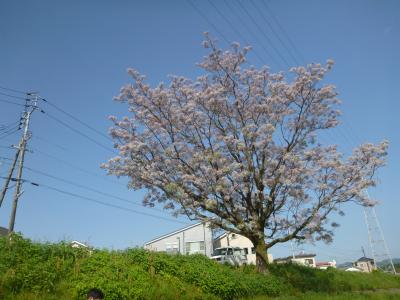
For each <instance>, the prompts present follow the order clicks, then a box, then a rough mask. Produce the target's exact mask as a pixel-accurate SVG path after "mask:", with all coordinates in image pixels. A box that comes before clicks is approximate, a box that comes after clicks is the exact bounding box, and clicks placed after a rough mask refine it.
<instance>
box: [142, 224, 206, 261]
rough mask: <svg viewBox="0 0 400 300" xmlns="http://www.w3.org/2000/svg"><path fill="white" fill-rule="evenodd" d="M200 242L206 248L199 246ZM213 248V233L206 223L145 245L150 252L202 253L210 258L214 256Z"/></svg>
mask: <svg viewBox="0 0 400 300" xmlns="http://www.w3.org/2000/svg"><path fill="white" fill-rule="evenodd" d="M199 242H203V245H204V247H201V246H199ZM188 244H190V246H189V245H188ZM212 247H213V245H212V231H211V229H210V228H209V227H208V226H207V225H206V224H204V223H199V224H198V225H196V226H193V227H188V228H187V229H182V230H179V231H176V232H175V233H171V234H168V235H165V236H164V237H161V238H159V239H155V240H153V241H150V242H148V243H146V244H145V245H144V248H145V249H148V250H150V251H165V252H172V253H173V252H175V253H181V254H193V253H201V254H204V255H206V256H208V257H211V255H212V252H213V248H212Z"/></svg>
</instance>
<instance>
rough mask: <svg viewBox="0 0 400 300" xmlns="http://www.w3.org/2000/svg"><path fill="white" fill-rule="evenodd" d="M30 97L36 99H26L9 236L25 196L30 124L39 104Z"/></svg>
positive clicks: (36, 99)
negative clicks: (23, 183)
mask: <svg viewBox="0 0 400 300" xmlns="http://www.w3.org/2000/svg"><path fill="white" fill-rule="evenodd" d="M28 96H31V97H32V96H33V97H34V98H33V99H31V98H28V99H26V104H25V112H24V117H23V128H24V131H23V134H22V137H21V140H20V142H19V146H18V150H17V152H18V153H19V161H18V174H17V178H16V186H15V191H14V199H13V205H12V211H11V217H10V223H9V226H8V233H9V234H10V233H12V232H14V224H15V216H16V214H17V205H18V199H19V197H20V196H21V195H22V194H23V191H22V192H21V187H22V170H23V167H24V158H25V152H26V146H27V143H28V140H29V138H30V132H29V123H30V120H31V116H32V113H33V112H34V111H35V110H36V109H37V102H38V96H37V95H32V93H30V94H28ZM14 164H15V162H14ZM14 167H15V165H14Z"/></svg>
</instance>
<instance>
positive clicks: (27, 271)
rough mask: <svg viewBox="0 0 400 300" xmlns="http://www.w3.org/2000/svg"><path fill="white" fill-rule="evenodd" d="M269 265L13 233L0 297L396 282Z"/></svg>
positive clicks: (237, 292)
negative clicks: (90, 248) (88, 247)
mask: <svg viewBox="0 0 400 300" xmlns="http://www.w3.org/2000/svg"><path fill="white" fill-rule="evenodd" d="M270 272H271V274H270V275H268V276H265V275H262V274H258V273H257V272H256V271H255V269H254V268H253V267H247V268H244V269H234V268H232V267H229V266H222V265H219V264H216V263H215V262H213V261H211V260H209V259H207V258H205V257H204V256H201V255H197V256H180V255H177V256H171V255H166V254H163V253H149V252H146V251H144V250H141V249H129V250H126V251H112V252H110V251H105V250H104V251H103V250H101V251H95V252H94V253H93V254H91V255H89V253H88V252H86V251H84V250H80V249H73V248H71V247H69V246H68V245H66V244H64V243H59V244H40V243H32V242H31V241H29V240H26V239H23V238H22V237H20V236H15V237H14V238H13V240H12V241H11V242H9V241H7V240H6V239H4V238H3V239H0V299H17V300H18V299H19V300H27V299H48V300H51V299H84V294H85V292H86V291H87V290H88V289H89V288H92V287H99V288H101V289H102V290H103V291H104V292H105V294H106V296H107V299H232V298H249V299H266V298H271V297H278V296H279V298H278V299H282V300H283V299H335V300H341V299H349V298H343V297H347V296H348V295H349V294H343V293H344V292H351V291H363V290H374V289H388V288H400V277H394V276H391V275H387V274H381V273H374V274H359V273H351V272H342V271H338V270H327V271H321V270H314V269H310V268H304V267H300V266H295V265H271V268H270ZM315 293H317V294H315ZM338 293H339V294H342V295H341V296H333V295H335V294H338ZM328 294H329V296H326V298H323V297H325V296H323V295H328ZM293 295H295V296H293ZM382 295H383V296H382V297H386V298H365V297H378V296H379V297H380V295H379V293H375V294H367V296H365V295H361V296H362V297H364V296H365V297H364V298H362V299H396V298H390V297H391V295H389V294H388V295H385V294H384V293H383V294H382ZM291 296H292V298H290V297H291ZM361 296H360V297H361ZM318 297H322V298H318ZM335 297H336V298H335ZM357 297H358V296H357V295H354V296H352V297H351V299H358V298H357ZM397 297H398V295H397ZM359 299H361V298H359Z"/></svg>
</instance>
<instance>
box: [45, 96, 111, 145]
mask: <svg viewBox="0 0 400 300" xmlns="http://www.w3.org/2000/svg"><path fill="white" fill-rule="evenodd" d="M40 99H41V100H43V101H44V102H45V103H47V104H48V105H50V106H52V107H54V108H55V109H56V110H58V111H59V112H61V113H63V114H64V115H66V116H68V117H70V118H71V119H73V120H75V121H76V122H78V123H79V124H81V125H83V126H85V127H86V128H88V129H90V130H92V131H93V132H95V133H97V134H98V135H100V136H102V137H104V138H106V139H107V140H110V141H112V139H111V138H110V137H109V136H108V135H106V134H104V133H103V132H101V131H100V130H97V129H96V128H94V127H93V126H91V125H89V124H87V123H86V122H84V121H82V120H80V119H79V118H77V117H75V116H74V115H72V114H70V113H69V112H67V111H65V110H64V109H62V108H60V107H59V106H57V105H56V104H54V103H53V102H51V101H49V100H47V99H44V98H40Z"/></svg>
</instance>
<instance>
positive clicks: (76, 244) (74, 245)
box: [69, 241, 89, 248]
mask: <svg viewBox="0 0 400 300" xmlns="http://www.w3.org/2000/svg"><path fill="white" fill-rule="evenodd" d="M69 245H70V246H71V247H72V248H89V246H88V245H86V244H84V243H81V242H78V241H72V242H71V243H70V244H69Z"/></svg>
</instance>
